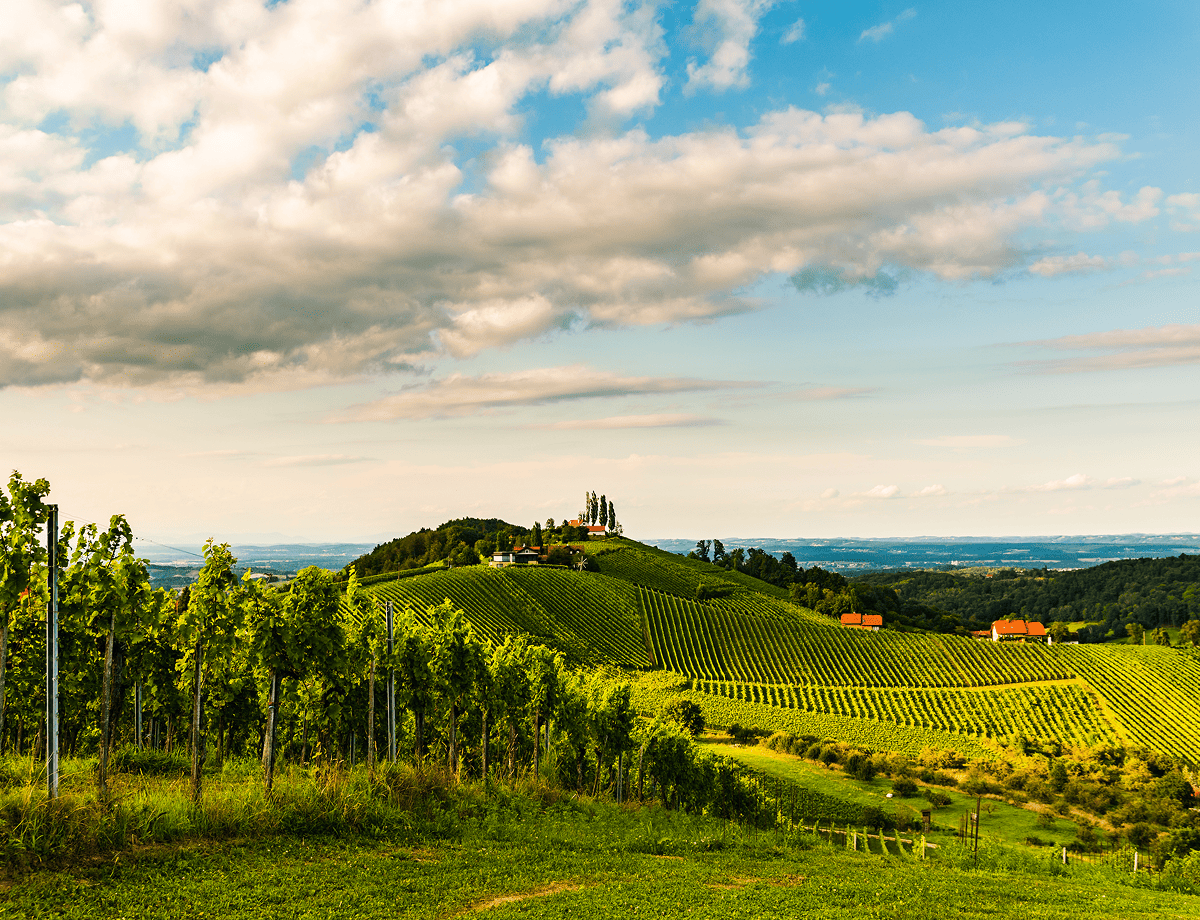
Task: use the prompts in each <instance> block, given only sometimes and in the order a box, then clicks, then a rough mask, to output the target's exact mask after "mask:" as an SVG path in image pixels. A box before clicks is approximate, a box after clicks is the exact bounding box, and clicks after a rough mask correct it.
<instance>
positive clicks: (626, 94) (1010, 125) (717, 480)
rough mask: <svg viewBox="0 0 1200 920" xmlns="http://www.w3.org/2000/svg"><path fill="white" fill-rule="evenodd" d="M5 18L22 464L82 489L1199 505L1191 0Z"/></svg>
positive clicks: (556, 506) (877, 529)
mask: <svg viewBox="0 0 1200 920" xmlns="http://www.w3.org/2000/svg"><path fill="white" fill-rule="evenodd" d="M11 22H12V28H10V29H9V30H8V32H9V34H10V36H16V38H10V39H8V40H6V41H5V42H4V43H3V44H2V45H0V253H2V255H0V430H2V431H3V435H2V437H0V460H2V461H3V462H4V463H5V464H7V466H8V468H10V469H19V470H21V471H22V473H23V474H24V475H25V476H26V477H32V476H46V477H47V478H49V479H50V480H51V482H52V485H53V487H54V496H55V498H57V499H58V501H59V502H60V504H61V506H62V508H63V513H64V516H65V517H68V518H75V519H80V520H82V519H88V520H93V519H97V520H99V519H105V518H106V517H107V516H108V515H109V514H112V513H114V512H122V513H126V514H128V515H129V517H130V519H131V521H132V523H133V525H134V527H135V530H136V531H137V532H138V533H141V534H143V535H144V536H147V537H151V538H154V539H160V540H165V541H169V540H177V539H194V538H197V537H201V538H202V537H204V536H208V535H212V536H216V537H218V538H219V539H229V540H238V539H245V538H246V537H247V536H253V535H264V534H278V535H279V536H280V538H289V539H303V540H313V541H317V540H374V539H379V538H383V537H385V536H387V535H392V534H400V533H405V532H408V531H409V530H412V529H415V528H418V527H421V526H433V525H436V524H437V523H439V522H441V521H442V520H445V519H447V518H450V517H456V516H461V515H486V516H492V515H498V516H502V517H505V518H507V519H509V520H513V521H517V522H522V523H526V524H529V523H532V521H533V520H535V519H537V520H545V518H547V517H554V518H562V517H564V516H567V515H571V514H573V513H575V512H576V511H577V510H578V507H577V506H578V505H579V504H580V501H579V494H580V492H581V491H582V490H584V489H596V490H597V491H602V492H606V493H607V494H608V495H609V496H610V497H611V498H612V499H613V500H614V502H615V503H616V505H617V508H618V511H619V515H620V517H621V518H622V520H623V522H624V524H625V526H626V528H627V532H628V533H629V534H630V535H632V536H641V537H679V536H683V537H689V536H696V537H700V536H707V535H712V534H722V535H738V536H745V537H754V536H763V537H765V536H775V537H822V536H830V537H832V536H905V535H937V534H946V535H949V534H994V535H1001V534H1082V533H1118V532H1131V531H1136V532H1149V533H1160V532H1179V531H1186V532H1195V531H1196V530H1197V527H1196V523H1195V522H1196V520H1197V518H1198V512H1200V469H1198V468H1197V461H1196V454H1197V450H1196V449H1197V446H1198V445H1197V436H1196V434H1195V431H1196V420H1197V398H1198V396H1197V394H1198V392H1200V389H1198V387H1197V384H1198V383H1200V380H1198V375H1197V367H1198V365H1200V316H1198V315H1197V313H1198V311H1197V274H1198V272H1200V187H1198V185H1200V183H1198V182H1197V179H1196V169H1195V164H1196V155H1195V151H1196V150H1197V149H1200V118H1198V117H1197V116H1198V115H1200V112H1198V111H1197V108H1198V105H1197V94H1196V92H1195V87H1196V86H1197V85H1200V58H1198V57H1197V55H1196V54H1195V47H1196V44H1197V39H1198V38H1200V28H1198V27H1200V9H1198V8H1197V7H1196V6H1195V4H1190V3H1155V4H1148V5H1144V6H1142V7H1137V8H1134V7H1129V6H1128V5H1117V4H1095V3H1089V4H1082V3H1078V4H1076V3H1066V4H1038V5H1034V4H1014V3H1006V4H990V5H981V4H950V3H941V4H935V3H930V4H917V5H908V4H874V3H872V4H833V3H829V4H816V3H812V4H809V3H802V2H793V3H782V2H780V3H770V2H763V0H703V2H701V3H698V4H694V5H690V4H655V3H634V2H602V0H596V2H563V0H517V2H513V3H507V4H506V3H494V2H486V3H485V2H472V0H453V2H442V3H437V2H428V3H424V4H415V3H401V2H377V3H344V2H341V3H331V2H325V0H290V2H287V3H279V4H272V5H265V4H262V3H258V2H251V0H144V2H141V3H129V2H122V3H93V4H82V5H81V4H59V3H49V2H37V0H17V2H16V4H15V13H14V14H13V16H12V17H11Z"/></svg>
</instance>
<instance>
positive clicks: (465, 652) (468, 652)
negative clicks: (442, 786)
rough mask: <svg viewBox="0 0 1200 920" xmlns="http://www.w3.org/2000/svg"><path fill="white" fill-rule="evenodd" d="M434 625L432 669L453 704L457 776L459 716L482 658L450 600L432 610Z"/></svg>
mask: <svg viewBox="0 0 1200 920" xmlns="http://www.w3.org/2000/svg"><path fill="white" fill-rule="evenodd" d="M429 618H430V620H431V622H432V623H433V670H434V674H435V675H436V676H437V679H438V682H439V684H440V685H441V689H442V692H443V693H444V694H445V695H446V699H447V700H448V701H449V703H450V715H449V718H450V724H449V727H448V734H449V740H450V745H449V760H450V771H451V772H452V773H454V774H455V775H456V776H457V775H458V764H459V757H458V716H459V713H460V712H461V710H462V706H463V703H464V702H465V701H466V699H467V698H468V697H469V695H470V692H471V685H472V683H473V681H474V678H475V671H476V669H477V665H476V661H477V659H478V658H479V657H480V654H481V653H480V649H479V642H478V640H477V639H476V638H475V632H474V630H472V629H471V624H470V623H468V622H467V621H466V619H464V617H463V612H462V611H461V610H459V609H458V608H456V607H455V606H454V604H453V603H451V601H450V599H449V598H446V600H445V601H444V602H443V603H441V604H439V605H438V606H437V607H430V608H429Z"/></svg>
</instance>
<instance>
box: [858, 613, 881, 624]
mask: <svg viewBox="0 0 1200 920" xmlns="http://www.w3.org/2000/svg"><path fill="white" fill-rule="evenodd" d="M862 623H863V626H882V625H883V616H882V615H881V614H878V613H868V614H867V615H866V616H864V617H863V621H862Z"/></svg>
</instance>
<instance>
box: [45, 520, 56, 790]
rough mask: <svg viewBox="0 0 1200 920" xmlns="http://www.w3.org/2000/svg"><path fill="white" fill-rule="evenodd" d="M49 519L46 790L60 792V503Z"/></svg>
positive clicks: (47, 526)
mask: <svg viewBox="0 0 1200 920" xmlns="http://www.w3.org/2000/svg"><path fill="white" fill-rule="evenodd" d="M47 509H48V511H49V515H48V517H47V519H46V578H47V580H48V581H49V582H50V584H49V585H48V587H49V589H50V590H49V591H48V592H47V595H48V597H47V600H46V794H47V796H48V797H49V798H52V799H53V798H55V797H57V795H58V505H48V506H47Z"/></svg>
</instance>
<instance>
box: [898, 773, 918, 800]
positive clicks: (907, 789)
mask: <svg viewBox="0 0 1200 920" xmlns="http://www.w3.org/2000/svg"><path fill="white" fill-rule="evenodd" d="M892 792H893V793H894V794H895V795H898V796H900V798H902V799H907V798H910V797H912V796H914V795H916V794H917V784H916V783H914V782H913V781H912V780H911V779H909V778H908V777H905V776H901V777H899V778H898V779H896V780H893V781H892Z"/></svg>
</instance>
